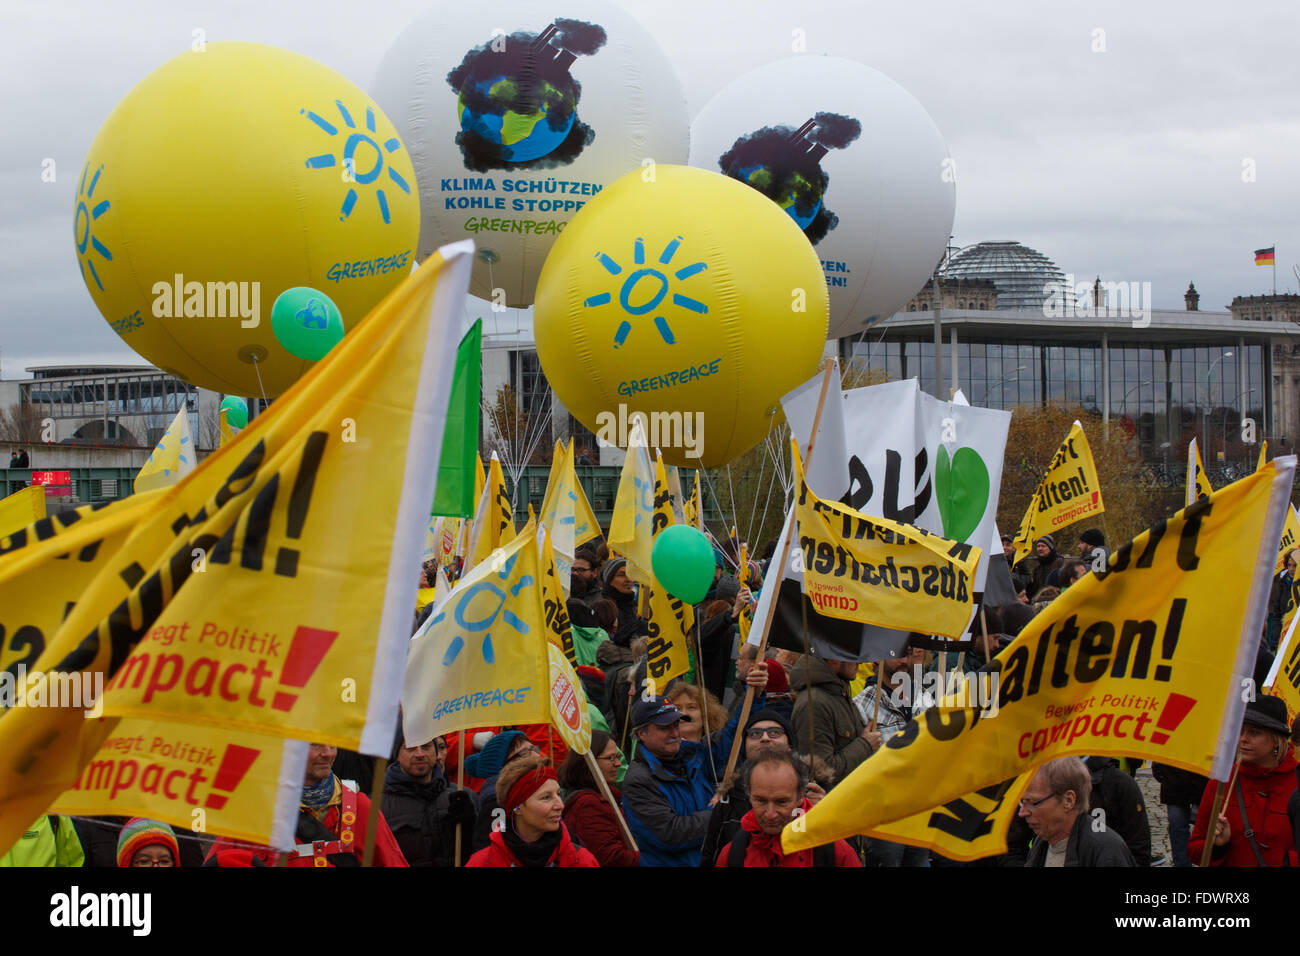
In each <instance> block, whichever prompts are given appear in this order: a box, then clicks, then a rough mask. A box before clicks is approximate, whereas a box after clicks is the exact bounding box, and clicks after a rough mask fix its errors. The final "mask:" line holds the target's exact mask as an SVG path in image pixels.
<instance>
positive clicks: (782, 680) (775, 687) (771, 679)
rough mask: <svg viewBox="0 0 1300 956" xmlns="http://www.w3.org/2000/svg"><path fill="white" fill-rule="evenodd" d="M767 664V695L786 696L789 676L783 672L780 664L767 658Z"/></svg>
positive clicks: (788, 690) (773, 659) (772, 658)
mask: <svg viewBox="0 0 1300 956" xmlns="http://www.w3.org/2000/svg"><path fill="white" fill-rule="evenodd" d="M764 663H765V664H767V692H768V693H769V694H788V693H789V692H790V675H788V674H787V673H786V672H785V668H784V667H782V666H781V662H780V661H778V660H777V659H776V658H775V657H769V658H768V659H767V660H766V661H764Z"/></svg>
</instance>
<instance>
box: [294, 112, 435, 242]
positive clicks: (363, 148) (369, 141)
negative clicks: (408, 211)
mask: <svg viewBox="0 0 1300 956" xmlns="http://www.w3.org/2000/svg"><path fill="white" fill-rule="evenodd" d="M334 105H335V106H336V107H338V112H339V117H340V119H341V121H342V125H343V126H344V127H346V129H347V130H351V132H350V133H348V134H347V138H346V139H345V140H344V141H343V148H342V150H341V151H340V154H339V155H338V156H337V157H336V156H335V155H334V154H333V153H332V152H329V153H322V154H320V155H319V156H309V157H308V158H307V168H308V169H332V168H333V167H335V166H339V165H341V166H344V167H345V168H347V169H349V170H350V171H351V176H350V177H349V180H348V182H350V183H351V185H350V186H349V188H348V192H347V195H346V196H344V197H343V205H342V207H341V208H340V209H339V221H344V220H346V219H348V217H350V216H351V215H352V210H353V208H354V207H355V206H356V204H357V198H358V193H357V190H356V187H357V186H369V185H371V184H372V183H375V182H376V181H378V180H379V177H380V174H381V173H383V172H385V170H386V171H387V174H388V179H389V181H390V182H392V183H393V184H394V185H395V186H397V188H398V189H400V190H401V191H402V192H404V193H406V194H407V195H408V196H409V195H410V193H411V186H410V184H409V183H407V181H406V180H405V179H403V178H402V175H401V174H400V173H398V172H397V170H395V169H393V167H392V165H391V164H389V163H385V162H384V157H385V156H386V155H387V156H391V155H392V154H393V153H395V152H397V151H398V150H399V149H401V148H402V141H401V140H400V139H398V138H397V137H396V136H392V137H390V138H388V139H386V140H384V144H383V146H382V147H381V146H380V145H379V142H378V139H377V137H378V135H379V134H378V132H377V130H376V123H375V111H374V110H373V109H371V108H370V107H369V106H367V107H366V129H365V131H364V132H363V131H361V130H360V129H358V127H357V124H356V122H355V121H354V120H353V119H352V114H351V113H350V112H348V108H347V107H346V106H344V105H343V101H342V100H335V101H334ZM298 112H299V113H300V114H301V115H303V116H306V117H307V119H309V120H311V121H312V122H313V123H315V124H316V125H317V126H318V127H320V128H321V129H322V130H324V131H325V132H326V133H328V134H329V135H330V136H340V135H342V134H343V133H344V130H342V129H340V128H339V127H338V126H336V125H335V124H334V123H331V122H330V121H329V120H327V119H325V118H324V117H322V116H320V115H319V114H317V113H315V112H313V111H312V110H307V109H302V110H299V111H298ZM368 133H373V134H374V136H371V135H367V134H368ZM375 201H376V202H377V203H378V204H379V215H380V216H381V217H383V220H384V223H385V224H387V223H388V222H389V221H390V219H389V212H388V196H387V195H386V194H385V193H384V189H383V186H382V184H381V185H377V186H375Z"/></svg>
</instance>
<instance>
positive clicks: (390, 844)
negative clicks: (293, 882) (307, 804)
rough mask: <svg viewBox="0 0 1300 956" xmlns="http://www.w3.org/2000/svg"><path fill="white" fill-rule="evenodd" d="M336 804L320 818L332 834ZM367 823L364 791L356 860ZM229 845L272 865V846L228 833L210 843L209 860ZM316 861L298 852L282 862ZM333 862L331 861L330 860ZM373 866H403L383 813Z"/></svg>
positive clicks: (357, 825) (336, 827)
mask: <svg viewBox="0 0 1300 956" xmlns="http://www.w3.org/2000/svg"><path fill="white" fill-rule="evenodd" d="M340 812H341V811H340V809H339V805H338V804H335V805H334V806H332V807H330V808H329V809H328V810H326V811H325V816H324V817H322V818H321V824H322V825H323V826H324V827H325V829H327V830H329V831H330V833H332V834H334V836H336V837H337V836H338V835H339V814H340ZM369 823H370V798H369V797H367V796H366V795H365V794H364V793H358V794H357V822H356V823H355V824H354V825H353V827H352V830H353V837H354V838H353V840H352V853H353V855H354V856H356V858H357V860H358V862H359V861H360V860H361V859H363V857H364V854H365V850H366V827H367V826H368V825H369ZM231 849H247V850H248V851H249V852H250V853H251V855H252V856H255V857H257V858H258V859H259V860H261V861H262V862H263V863H265V864H266V865H267V866H275V857H276V852H275V850H273V849H271V848H270V847H269V846H259V847H250V846H247V845H246V844H243V843H241V842H240V841H238V840H232V839H230V838H229V837H221V838H220V839H218V840H217V841H216V842H215V843H213V844H212V849H211V850H209V851H208V856H207V859H208V860H211V859H212V858H213V857H214V856H215V855H216V854H217V852H218V851H222V850H231ZM315 865H316V863H315V861H314V860H313V859H312V857H311V856H300V857H295V858H292V859H289V860H286V861H285V866H315ZM329 865H332V864H329ZM374 865H375V866H406V865H407V863H406V857H404V856H402V849H401V847H399V846H398V845H397V840H396V839H394V837H393V833H392V831H391V830H389V829H388V824H387V823H386V822H385V821H384V815H383V814H382V813H380V814H379V832H378V833H377V834H375V856H374Z"/></svg>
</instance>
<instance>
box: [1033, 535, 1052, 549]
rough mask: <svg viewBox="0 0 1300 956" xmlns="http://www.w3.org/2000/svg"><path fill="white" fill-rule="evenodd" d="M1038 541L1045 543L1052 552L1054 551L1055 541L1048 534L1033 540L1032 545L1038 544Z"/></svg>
mask: <svg viewBox="0 0 1300 956" xmlns="http://www.w3.org/2000/svg"><path fill="white" fill-rule="evenodd" d="M1040 541H1043V542H1046V544H1047V546H1048V547H1049V548H1051V549H1052V550H1053V551H1055V550H1056V539H1055V538H1053V537H1052V536H1051V535H1050V534H1045V535H1042V536H1041V537H1038V538H1035V539H1034V544H1035V545H1037V544H1038V542H1040Z"/></svg>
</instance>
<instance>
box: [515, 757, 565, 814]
mask: <svg viewBox="0 0 1300 956" xmlns="http://www.w3.org/2000/svg"><path fill="white" fill-rule="evenodd" d="M558 779H559V778H558V777H557V776H556V775H555V769H554V768H552V767H538V768H537V769H536V770H530V771H528V773H526V774H524V775H523V776H522V777H520V778H519V779H518V780H516V781H515V785H514V786H513V787H511V788H510V792H509V793H507V794H506V802H505V803H504V804H502V805H503V806H504V807H505V810H506V813H514V812H515V810H516V808H518V807H520V806H522V805H523V803H524V801H526V800H527V799H528V798H529V797H531V796H532V795H533V794H534V793H536V792H537V791H538V790H540V789H541V787H542V784H544V783H546V781H548V780H558Z"/></svg>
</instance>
